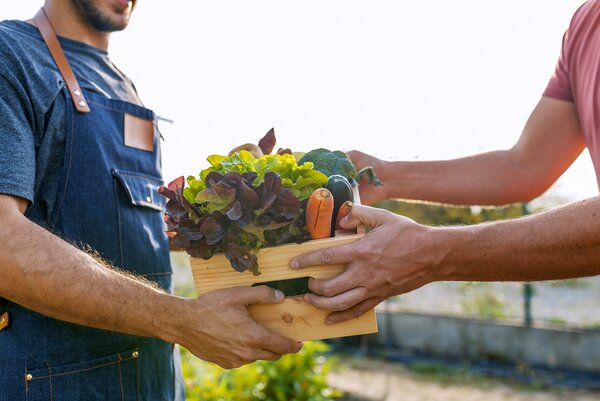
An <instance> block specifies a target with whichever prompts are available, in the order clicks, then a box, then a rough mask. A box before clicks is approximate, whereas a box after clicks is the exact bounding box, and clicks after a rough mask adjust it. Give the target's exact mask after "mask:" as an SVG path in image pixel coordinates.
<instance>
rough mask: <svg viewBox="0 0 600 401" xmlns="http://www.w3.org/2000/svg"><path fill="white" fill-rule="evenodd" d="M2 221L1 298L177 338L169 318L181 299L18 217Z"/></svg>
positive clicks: (109, 326)
mask: <svg viewBox="0 0 600 401" xmlns="http://www.w3.org/2000/svg"><path fill="white" fill-rule="evenodd" d="M1 217H2V222H3V224H2V225H1V227H0V243H1V244H3V251H2V252H1V253H0V296H3V297H5V298H7V299H9V300H11V301H13V302H16V303H18V304H20V305H22V306H24V307H27V308H29V309H32V310H35V311H37V312H39V313H42V314H44V315H47V316H50V317H53V318H56V319H60V320H64V321H68V322H71V323H77V324H82V325H86V326H91V327H96V328H101V329H106V330H112V331H118V332H122V333H128V334H134V335H141V336H153V337H159V338H162V339H170V338H172V337H173V334H174V333H172V332H171V331H170V329H169V327H172V325H170V323H171V322H170V319H169V316H173V314H172V310H174V309H176V308H178V307H179V304H180V303H181V302H182V301H183V300H181V299H179V298H177V297H174V296H171V295H169V294H166V293H165V292H163V291H162V290H160V289H157V288H155V287H154V286H153V285H151V284H150V283H147V282H145V281H144V280H141V279H137V278H133V277H131V276H128V275H126V274H124V273H121V272H118V271H116V270H114V269H111V268H108V267H106V266H105V265H103V264H102V263H100V262H99V261H97V260H96V259H95V258H93V257H92V256H90V255H88V254H86V253H84V252H82V251H80V250H78V249H77V248H75V247H73V246H71V245H70V244H68V243H66V242H65V241H63V240H61V239H60V238H58V237H56V236H54V235H53V234H51V233H50V232H48V231H47V230H44V229H43V228H41V227H39V226H37V225H35V224H33V223H31V222H30V221H29V220H27V219H26V218H25V217H24V216H23V215H21V214H19V213H10V214H7V215H2V216H1Z"/></svg>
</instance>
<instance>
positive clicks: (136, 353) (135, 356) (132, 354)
mask: <svg viewBox="0 0 600 401" xmlns="http://www.w3.org/2000/svg"><path fill="white" fill-rule="evenodd" d="M131 356H132V357H134V358H137V357H138V356H140V353H139V352H137V351H133V352H132V353H131Z"/></svg>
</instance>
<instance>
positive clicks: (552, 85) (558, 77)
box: [544, 31, 573, 102]
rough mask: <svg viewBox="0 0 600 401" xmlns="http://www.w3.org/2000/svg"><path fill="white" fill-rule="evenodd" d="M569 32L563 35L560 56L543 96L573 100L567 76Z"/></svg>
mask: <svg viewBox="0 0 600 401" xmlns="http://www.w3.org/2000/svg"><path fill="white" fill-rule="evenodd" d="M568 43H569V32H568V31H567V32H566V33H565V35H564V36H563V41H562V47H561V51H560V57H559V58H558V62H557V63H556V69H555V70H554V74H552V77H551V78H550V82H548V86H547V87H546V90H545V91H544V96H547V97H551V98H554V99H558V100H566V101H570V102H572V101H573V92H572V91H571V80H570V77H569V60H568V55H569V48H568V47H569V45H568Z"/></svg>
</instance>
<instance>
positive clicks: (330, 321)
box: [325, 318, 335, 326]
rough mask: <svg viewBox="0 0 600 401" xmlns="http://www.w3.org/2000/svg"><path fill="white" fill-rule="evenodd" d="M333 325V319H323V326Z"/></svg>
mask: <svg viewBox="0 0 600 401" xmlns="http://www.w3.org/2000/svg"><path fill="white" fill-rule="evenodd" d="M334 323H335V319H330V318H327V319H325V324H326V325H327V326H330V325H332V324H334Z"/></svg>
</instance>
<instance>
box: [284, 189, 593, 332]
mask: <svg viewBox="0 0 600 401" xmlns="http://www.w3.org/2000/svg"><path fill="white" fill-rule="evenodd" d="M349 218H350V219H349V221H346V222H342V226H344V227H346V228H352V227H357V226H358V225H368V226H370V227H373V230H371V231H370V232H369V233H368V234H367V235H366V236H365V237H364V238H362V239H360V240H358V241H356V242H354V243H352V244H350V245H344V246H340V247H335V248H329V249H324V250H320V251H316V252H312V253H307V254H304V255H301V256H299V257H297V258H295V259H293V260H292V261H291V266H292V267H293V268H301V267H306V266H311V265H319V264H346V265H347V269H346V271H345V272H344V273H342V274H340V275H338V276H336V277H333V278H330V279H325V280H316V279H311V280H310V281H309V288H310V290H311V291H312V292H313V293H312V294H308V295H307V296H306V297H307V299H308V300H309V301H310V302H311V303H312V304H313V305H314V306H316V307H318V308H322V309H327V310H330V311H333V312H334V313H333V314H331V315H330V316H329V318H328V322H330V323H334V322H339V321H343V320H347V319H351V318H353V317H356V316H359V315H361V314H362V313H364V312H366V311H367V310H369V309H370V308H373V307H374V306H375V305H377V304H378V303H379V302H382V301H383V300H385V299H387V298H389V297H391V296H393V295H398V294H402V293H406V292H409V291H412V290H414V289H417V288H419V287H421V286H423V285H425V284H428V283H430V282H433V281H537V280H554V279H564V278H574V277H585V276H592V275H597V274H600V198H598V197H596V198H593V199H589V200H586V201H582V202H577V203H572V204H569V205H565V206H563V207H561V208H558V209H555V210H550V211H547V212H543V213H539V214H535V215H531V216H528V217H523V218H518V219H514V220H508V221H500V222H494V223H485V224H478V225H472V226H463V227H428V226H423V225H420V224H416V223H415V222H414V221H412V220H410V219H407V218H405V217H403V216H399V215H395V214H393V213H391V212H388V211H386V210H381V209H374V208H369V207H366V206H354V207H352V211H351V212H350V215H349Z"/></svg>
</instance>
